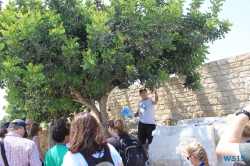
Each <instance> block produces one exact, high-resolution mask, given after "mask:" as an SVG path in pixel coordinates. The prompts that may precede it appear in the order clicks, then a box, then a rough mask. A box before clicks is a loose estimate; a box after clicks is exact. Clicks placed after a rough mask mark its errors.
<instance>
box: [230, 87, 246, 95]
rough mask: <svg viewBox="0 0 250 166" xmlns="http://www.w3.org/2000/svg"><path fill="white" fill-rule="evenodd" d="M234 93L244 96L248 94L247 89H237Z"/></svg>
mask: <svg viewBox="0 0 250 166" xmlns="http://www.w3.org/2000/svg"><path fill="white" fill-rule="evenodd" d="M233 93H234V94H235V95H244V94H246V90H245V89H243V88H242V89H236V90H233Z"/></svg>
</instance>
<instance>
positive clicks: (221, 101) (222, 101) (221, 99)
mask: <svg viewBox="0 0 250 166" xmlns="http://www.w3.org/2000/svg"><path fill="white" fill-rule="evenodd" d="M218 103H219V104H228V103H229V100H228V97H219V98H218Z"/></svg>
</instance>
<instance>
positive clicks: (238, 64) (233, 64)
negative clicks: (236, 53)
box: [229, 61, 241, 68]
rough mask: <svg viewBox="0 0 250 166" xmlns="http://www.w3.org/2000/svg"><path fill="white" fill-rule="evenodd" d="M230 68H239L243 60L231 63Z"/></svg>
mask: <svg viewBox="0 0 250 166" xmlns="http://www.w3.org/2000/svg"><path fill="white" fill-rule="evenodd" d="M229 66H230V68H237V67H240V66H241V62H239V61H238V62H233V63H230V64H229Z"/></svg>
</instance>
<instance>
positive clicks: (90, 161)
mask: <svg viewBox="0 0 250 166" xmlns="http://www.w3.org/2000/svg"><path fill="white" fill-rule="evenodd" d="M80 153H81V154H82V155H83V157H84V159H85V160H86V162H87V163H88V165H89V166H95V165H97V164H99V163H101V162H109V163H111V164H113V165H115V164H114V161H113V159H112V158H111V153H110V149H109V147H108V145H107V146H106V147H104V154H103V156H102V157H100V158H95V157H93V156H92V155H90V154H88V153H87V152H86V151H85V150H82V151H80ZM100 153H102V152H100ZM100 155H101V154H100Z"/></svg>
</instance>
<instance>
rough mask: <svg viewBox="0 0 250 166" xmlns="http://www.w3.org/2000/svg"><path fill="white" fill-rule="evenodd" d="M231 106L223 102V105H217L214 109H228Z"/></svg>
mask: <svg viewBox="0 0 250 166" xmlns="http://www.w3.org/2000/svg"><path fill="white" fill-rule="evenodd" d="M230 108H231V106H230V105H228V104H224V105H217V106H216V110H226V109H230Z"/></svg>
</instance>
